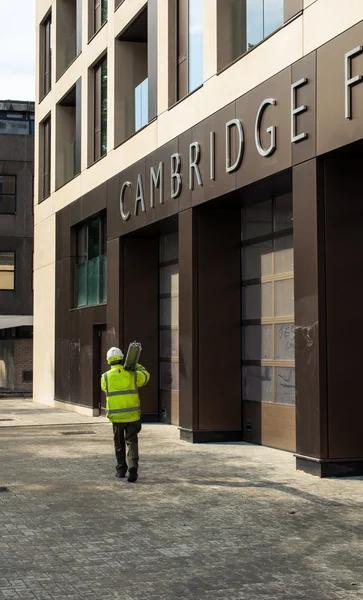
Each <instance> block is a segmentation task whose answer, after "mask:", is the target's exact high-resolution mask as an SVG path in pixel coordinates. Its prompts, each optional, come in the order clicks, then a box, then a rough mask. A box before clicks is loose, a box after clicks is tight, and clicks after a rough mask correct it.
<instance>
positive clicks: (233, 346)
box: [195, 208, 242, 431]
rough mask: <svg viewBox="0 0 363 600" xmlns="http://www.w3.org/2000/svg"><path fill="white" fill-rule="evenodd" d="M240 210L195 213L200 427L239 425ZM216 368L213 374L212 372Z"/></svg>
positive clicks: (219, 428) (236, 427) (227, 428)
mask: <svg viewBox="0 0 363 600" xmlns="http://www.w3.org/2000/svg"><path fill="white" fill-rule="evenodd" d="M240 281H241V211H240V208H237V209H234V210H233V209H227V210H218V209H215V210H213V209H208V210H204V209H200V210H199V214H198V308H197V307H195V310H197V314H198V315H199V319H198V366H199V368H198V382H199V429H200V430H211V431H213V430H214V431H238V430H240V429H241V427H242V420H241V380H242V374H241V285H240ZM217 374H218V375H217Z"/></svg>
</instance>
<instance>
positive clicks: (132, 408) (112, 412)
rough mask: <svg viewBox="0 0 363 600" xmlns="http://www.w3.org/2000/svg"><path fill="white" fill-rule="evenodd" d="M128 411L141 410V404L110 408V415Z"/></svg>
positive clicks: (108, 412)
mask: <svg viewBox="0 0 363 600" xmlns="http://www.w3.org/2000/svg"><path fill="white" fill-rule="evenodd" d="M128 412H140V406H131V407H130V408H117V409H115V410H108V411H107V414H108V415H120V414H121V413H128Z"/></svg>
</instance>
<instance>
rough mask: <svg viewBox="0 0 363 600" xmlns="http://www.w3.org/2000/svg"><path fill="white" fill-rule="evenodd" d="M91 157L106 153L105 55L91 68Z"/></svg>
mask: <svg viewBox="0 0 363 600" xmlns="http://www.w3.org/2000/svg"><path fill="white" fill-rule="evenodd" d="M92 71H93V73H92V76H93V157H92V160H91V163H92V162H94V161H96V160H98V159H99V158H101V157H102V156H104V155H105V154H106V153H107V56H105V57H103V58H102V59H101V60H100V62H99V63H97V65H96V66H95V67H94V68H93V70H92Z"/></svg>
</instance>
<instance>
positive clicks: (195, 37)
mask: <svg viewBox="0 0 363 600" xmlns="http://www.w3.org/2000/svg"><path fill="white" fill-rule="evenodd" d="M188 30H189V35H188V41H189V92H192V91H193V90H195V89H196V88H197V87H199V86H200V85H202V83H203V0H190V2H189V23H188Z"/></svg>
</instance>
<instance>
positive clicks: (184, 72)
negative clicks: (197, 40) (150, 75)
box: [177, 0, 188, 100]
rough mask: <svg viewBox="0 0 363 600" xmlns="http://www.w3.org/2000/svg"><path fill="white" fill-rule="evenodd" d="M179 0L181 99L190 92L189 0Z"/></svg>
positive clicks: (178, 79)
mask: <svg viewBox="0 0 363 600" xmlns="http://www.w3.org/2000/svg"><path fill="white" fill-rule="evenodd" d="M177 2H178V11H177V36H178V40H177V89H178V94H177V96H178V100H180V99H181V98H184V96H186V95H187V94H188V0H177Z"/></svg>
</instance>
